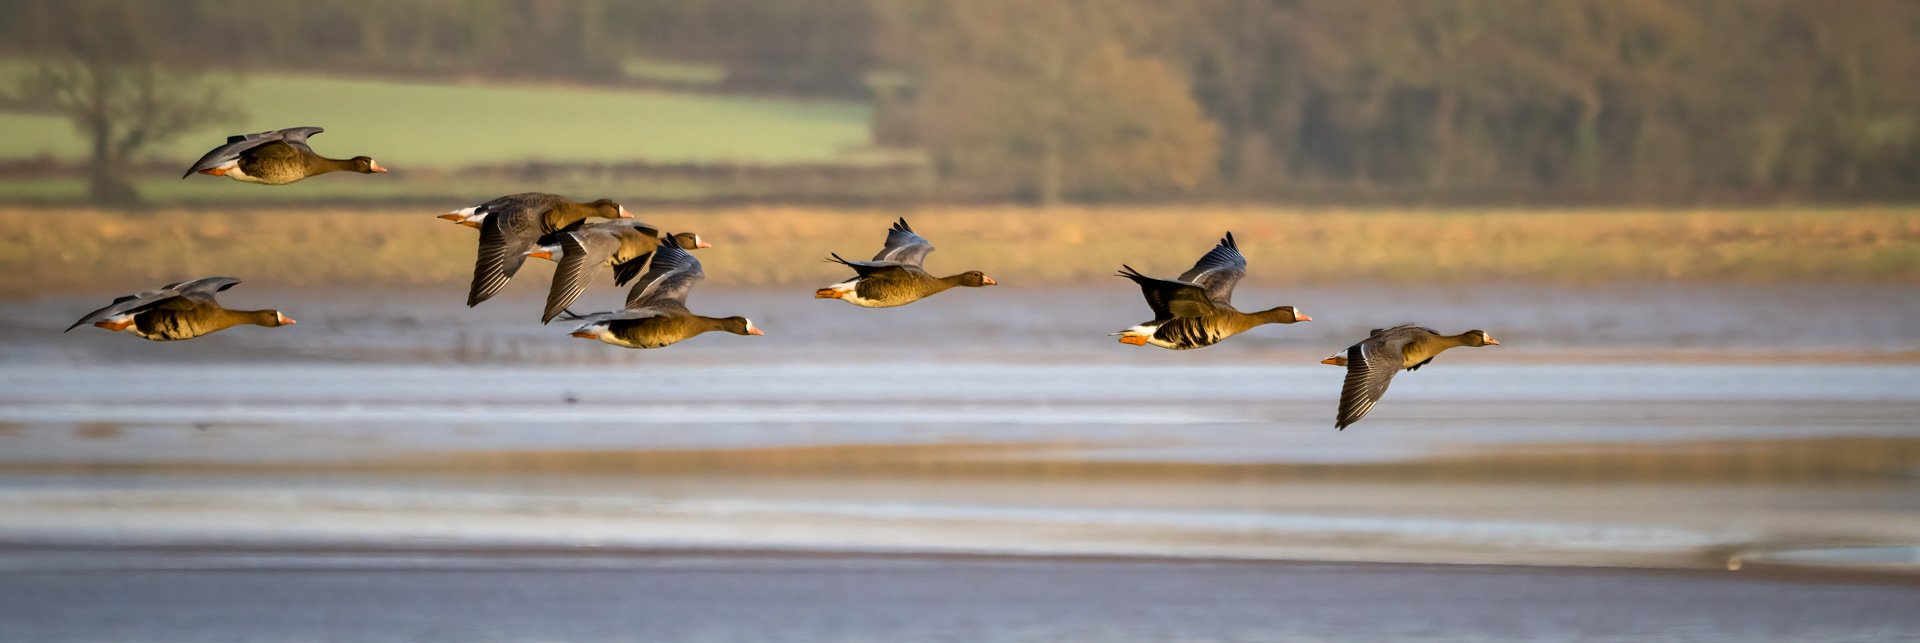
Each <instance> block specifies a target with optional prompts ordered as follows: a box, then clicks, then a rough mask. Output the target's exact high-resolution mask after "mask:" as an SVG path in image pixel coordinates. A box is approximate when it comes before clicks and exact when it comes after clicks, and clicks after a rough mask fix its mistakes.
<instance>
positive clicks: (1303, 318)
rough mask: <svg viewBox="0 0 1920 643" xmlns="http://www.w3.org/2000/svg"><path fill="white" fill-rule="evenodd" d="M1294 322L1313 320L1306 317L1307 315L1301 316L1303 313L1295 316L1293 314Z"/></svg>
mask: <svg viewBox="0 0 1920 643" xmlns="http://www.w3.org/2000/svg"><path fill="white" fill-rule="evenodd" d="M1293 320H1294V321H1313V318H1312V317H1308V316H1306V315H1304V314H1301V313H1294V314H1293Z"/></svg>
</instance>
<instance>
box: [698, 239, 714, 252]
mask: <svg viewBox="0 0 1920 643" xmlns="http://www.w3.org/2000/svg"><path fill="white" fill-rule="evenodd" d="M693 247H694V249H696V250H698V249H700V248H711V247H713V244H711V243H707V242H706V241H704V240H701V241H694V242H693Z"/></svg>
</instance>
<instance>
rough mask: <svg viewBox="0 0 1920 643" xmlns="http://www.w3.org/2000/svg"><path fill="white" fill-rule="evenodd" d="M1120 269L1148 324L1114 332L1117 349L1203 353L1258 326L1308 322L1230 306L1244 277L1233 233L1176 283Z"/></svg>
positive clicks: (1293, 314)
mask: <svg viewBox="0 0 1920 643" xmlns="http://www.w3.org/2000/svg"><path fill="white" fill-rule="evenodd" d="M1120 268H1121V271H1120V273H1119V276H1121V277H1126V278H1128V279H1131V280H1133V282H1134V283H1136V284H1139V285H1140V293H1141V294H1142V295H1145V296H1146V298H1147V307H1148V308H1151V309H1153V319H1152V320H1151V321H1147V322H1144V323H1141V324H1140V325H1138V326H1134V327H1132V328H1128V329H1126V330H1123V331H1120V332H1117V333H1114V334H1115V335H1119V336H1120V343H1122V344H1131V345H1134V346H1145V345H1147V344H1152V345H1154V346H1159V347H1161V348H1168V349H1173V350H1188V349H1193V348H1205V347H1208V346H1212V345H1214V344H1217V343H1220V340H1223V339H1226V338H1228V337H1232V336H1234V335H1238V334H1240V333H1244V332H1246V331H1247V330H1249V329H1252V328H1253V327H1255V326H1259V325H1261V324H1291V323H1294V322H1303V321H1312V320H1313V318H1312V317H1308V316H1306V314H1304V313H1301V312H1300V311H1298V310H1295V309H1294V307H1292V306H1280V307H1277V308H1269V309H1267V310H1263V311H1259V312H1255V313H1243V312H1240V311H1239V310H1237V309H1235V308H1234V307H1233V303H1232V299H1233V286H1234V285H1235V284H1238V283H1240V278H1241V277H1244V276H1246V275H1247V258H1246V257H1244V256H1241V254H1240V248H1239V246H1238V245H1235V243H1234V241H1233V233H1232V232H1228V233H1227V236H1226V237H1225V238H1223V239H1221V240H1220V243H1219V244H1218V245H1215V246H1214V247H1213V249H1212V250H1209V251H1207V254H1205V255H1202V256H1201V257H1200V261H1199V262H1196V263H1194V264H1193V268H1190V269H1188V270H1187V271H1186V272H1185V273H1181V275H1180V279H1178V280H1173V279H1156V278H1153V277H1148V276H1146V275H1143V274H1140V271H1138V270H1134V269H1133V266H1129V265H1126V264H1121V266H1120Z"/></svg>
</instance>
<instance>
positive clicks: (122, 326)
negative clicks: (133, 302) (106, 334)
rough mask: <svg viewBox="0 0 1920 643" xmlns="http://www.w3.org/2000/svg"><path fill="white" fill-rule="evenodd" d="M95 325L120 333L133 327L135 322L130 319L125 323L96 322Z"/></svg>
mask: <svg viewBox="0 0 1920 643" xmlns="http://www.w3.org/2000/svg"><path fill="white" fill-rule="evenodd" d="M93 325H95V326H99V327H101V328H105V329H107V330H110V331H113V332H116V333H118V332H120V331H123V330H126V329H127V327H128V326H132V325H133V320H131V319H129V320H127V321H123V322H119V323H114V322H105V321H103V322H94V323H93Z"/></svg>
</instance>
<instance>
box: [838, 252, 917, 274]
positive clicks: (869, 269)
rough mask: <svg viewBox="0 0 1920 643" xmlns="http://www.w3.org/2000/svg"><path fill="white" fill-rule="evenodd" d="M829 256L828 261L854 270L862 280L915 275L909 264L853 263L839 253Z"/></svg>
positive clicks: (886, 262) (887, 262)
mask: <svg viewBox="0 0 1920 643" xmlns="http://www.w3.org/2000/svg"><path fill="white" fill-rule="evenodd" d="M828 256H829V258H828V259H827V261H831V262H834V263H837V264H841V265H844V266H846V267H848V268H852V269H853V272H854V273H855V274H858V275H859V276H860V278H861V279H867V278H872V277H879V278H889V277H905V276H910V275H911V274H912V273H913V270H910V269H909V267H910V265H909V264H905V263H901V262H898V261H853V260H850V259H847V258H844V257H841V256H840V254H839V253H830V254H829V255H828ZM911 268H915V269H917V268H919V266H911Z"/></svg>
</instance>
